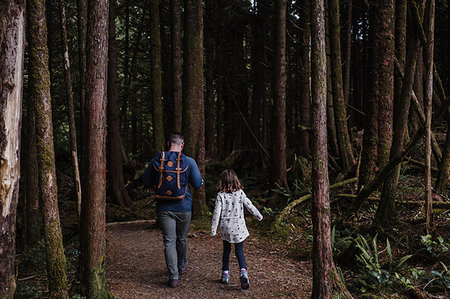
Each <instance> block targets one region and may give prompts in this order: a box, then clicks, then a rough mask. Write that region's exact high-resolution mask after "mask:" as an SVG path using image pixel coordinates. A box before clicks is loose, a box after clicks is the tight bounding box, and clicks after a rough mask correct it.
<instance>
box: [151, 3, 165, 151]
mask: <svg viewBox="0 0 450 299" xmlns="http://www.w3.org/2000/svg"><path fill="white" fill-rule="evenodd" d="M150 63H151V77H150V78H151V82H150V84H151V90H152V101H153V143H154V144H153V146H154V148H153V149H154V150H155V151H162V150H164V148H165V146H164V124H163V105H162V81H161V34H160V31H159V0H150Z"/></svg>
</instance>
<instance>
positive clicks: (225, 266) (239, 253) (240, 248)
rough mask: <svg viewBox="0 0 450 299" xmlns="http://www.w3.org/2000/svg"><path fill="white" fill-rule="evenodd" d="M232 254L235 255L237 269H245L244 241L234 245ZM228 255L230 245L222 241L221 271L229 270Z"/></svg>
mask: <svg viewBox="0 0 450 299" xmlns="http://www.w3.org/2000/svg"><path fill="white" fill-rule="evenodd" d="M234 252H235V253H236V258H237V260H238V262H239V269H242V268H244V269H247V264H246V263H245V256H244V241H242V242H241V243H235V244H234ZM230 253H231V243H230V242H228V241H225V240H224V241H223V255H222V271H226V270H230Z"/></svg>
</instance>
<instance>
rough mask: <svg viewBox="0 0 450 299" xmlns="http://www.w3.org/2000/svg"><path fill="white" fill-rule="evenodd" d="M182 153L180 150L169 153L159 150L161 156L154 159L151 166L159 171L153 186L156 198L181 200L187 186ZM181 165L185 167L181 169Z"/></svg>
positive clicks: (187, 166) (186, 166) (186, 167)
mask: <svg viewBox="0 0 450 299" xmlns="http://www.w3.org/2000/svg"><path fill="white" fill-rule="evenodd" d="M183 162H185V159H184V155H183V156H182V155H181V152H179V153H178V155H176V154H171V152H168V153H167V154H166V153H165V152H161V158H160V159H159V161H158V160H156V159H155V160H154V162H153V168H154V169H155V171H156V172H158V173H159V178H158V182H157V185H156V188H155V192H156V199H162V200H181V199H183V198H184V196H185V195H186V192H187V188H188V177H187V169H188V168H189V165H186V163H183ZM183 165H185V168H184V169H183V168H182V167H183Z"/></svg>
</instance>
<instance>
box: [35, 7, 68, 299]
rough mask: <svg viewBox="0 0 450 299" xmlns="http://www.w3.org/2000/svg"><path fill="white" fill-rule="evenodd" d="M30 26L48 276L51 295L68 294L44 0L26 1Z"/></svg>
mask: <svg viewBox="0 0 450 299" xmlns="http://www.w3.org/2000/svg"><path fill="white" fill-rule="evenodd" d="M28 4H29V6H28V8H29V10H28V18H29V19H28V24H29V27H28V28H29V30H30V34H29V37H30V41H29V45H30V62H31V73H30V78H31V81H30V82H31V83H32V84H33V85H32V90H31V96H32V97H33V98H34V99H35V101H36V102H35V104H36V143H37V157H38V165H39V188H40V190H39V191H40V194H41V196H42V203H43V218H44V235H45V248H46V261H47V276H48V287H49V291H50V297H53V298H68V284H67V276H66V257H65V255H64V247H63V240H62V232H61V227H60V220H59V210H58V190H57V183H56V169H55V152H54V146H53V124H52V105H51V96H50V73H49V68H48V48H47V23H46V18H45V1H41V0H33V1H29V2H28Z"/></svg>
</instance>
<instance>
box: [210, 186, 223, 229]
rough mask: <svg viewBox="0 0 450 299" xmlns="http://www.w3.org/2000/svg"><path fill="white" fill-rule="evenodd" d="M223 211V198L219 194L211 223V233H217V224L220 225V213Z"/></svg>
mask: <svg viewBox="0 0 450 299" xmlns="http://www.w3.org/2000/svg"><path fill="white" fill-rule="evenodd" d="M221 212H222V199H221V198H220V195H219V194H217V198H216V205H215V206H214V212H213V217H212V223H211V235H213V236H215V235H216V233H217V225H219V220H220V214H221Z"/></svg>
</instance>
